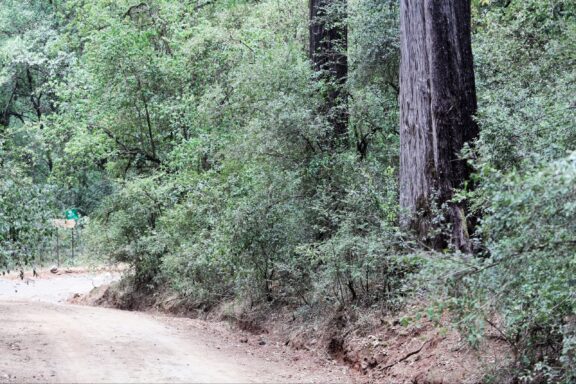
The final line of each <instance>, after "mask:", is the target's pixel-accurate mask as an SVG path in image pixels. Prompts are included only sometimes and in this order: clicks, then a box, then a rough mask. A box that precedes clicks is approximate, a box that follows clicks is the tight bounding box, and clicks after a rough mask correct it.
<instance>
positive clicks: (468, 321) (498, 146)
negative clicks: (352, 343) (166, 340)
mask: <svg viewBox="0 0 576 384" xmlns="http://www.w3.org/2000/svg"><path fill="white" fill-rule="evenodd" d="M342 4H343V3H338V6H337V7H335V8H334V9H328V10H327V12H326V13H327V15H328V16H329V17H331V18H332V19H331V21H330V22H338V23H343V24H345V25H346V27H347V28H348V47H347V52H346V53H347V55H348V62H349V73H348V76H347V81H346V84H345V85H344V88H345V89H344V92H343V93H342V94H344V95H346V101H345V102H342V104H341V105H338V106H337V108H346V109H347V114H348V115H349V119H348V136H347V137H346V138H344V140H343V141H344V143H343V145H340V146H337V147H334V145H333V144H332V143H331V140H330V132H331V130H330V116H329V113H324V112H323V105H324V99H325V97H326V94H328V93H329V92H330V91H329V90H330V88H331V87H333V86H334V85H333V84H329V81H328V80H327V79H326V77H325V76H322V75H321V74H319V73H315V72H314V70H313V66H312V65H311V63H310V58H309V56H308V51H307V44H308V25H309V20H308V7H307V1H305V0H285V1H282V2H279V1H272V0H263V1H250V0H235V1H232V0H225V1H209V0H206V1H200V0H199V1H187V2H185V1H176V0H148V1H145V2H140V3H139V2H134V1H129V0H118V1H110V0H92V1H87V0H52V1H47V0H19V1H15V0H0V177H1V179H0V264H1V265H4V266H5V267H6V268H8V269H11V268H14V267H16V266H18V267H21V266H23V265H24V264H34V263H38V262H40V261H41V260H42V259H45V258H46V253H47V252H48V250H47V249H48V248H50V247H53V243H54V241H53V238H54V236H55V231H54V228H52V227H51V225H50V219H51V218H59V217H61V216H62V212H63V210H64V209H69V208H77V209H79V211H80V212H81V214H82V215H83V216H87V217H89V218H90V221H89V225H87V227H86V229H85V230H84V234H83V236H84V242H85V246H86V247H87V248H86V252H87V253H88V254H90V255H91V256H94V257H99V256H100V257H105V258H112V259H113V260H116V261H122V262H126V263H128V264H130V265H131V266H132V267H133V271H134V275H133V277H132V279H133V280H132V282H133V285H134V288H135V289H138V290H141V291H143V292H150V291H153V290H160V289H163V290H170V291H174V292H175V293H177V294H178V295H180V296H181V297H182V298H184V299H185V300H187V302H188V303H189V305H190V306H194V307H199V308H210V307H212V306H214V305H216V304H218V303H220V302H222V301H223V300H228V299H234V298H240V299H242V300H245V301H247V302H249V303H250V305H259V304H262V303H266V305H272V306H274V305H289V306H295V307H303V308H313V307H336V308H338V307H340V308H343V307H346V306H349V305H358V306H368V305H373V306H374V307H375V308H385V309H387V310H393V309H396V308H398V307H399V306H400V305H401V304H402V302H403V299H404V298H405V297H406V296H407V295H408V294H409V293H410V292H414V291H418V292H422V290H424V289H426V288H429V284H430V281H433V279H427V278H425V279H418V278H417V277H416V275H417V274H418V273H421V274H422V275H421V277H422V276H424V277H428V276H429V273H430V271H436V272H434V273H437V274H440V273H441V272H438V271H439V270H442V269H445V268H448V269H449V271H451V272H453V273H452V278H451V280H450V282H451V283H450V284H448V285H446V287H448V288H449V289H448V290H447V292H445V293H444V294H445V295H448V296H449V297H446V296H443V297H442V300H443V301H445V302H449V303H451V304H453V305H451V307H452V308H453V309H454V310H455V311H456V312H457V313H458V314H459V315H460V316H461V317H460V318H461V319H462V322H461V325H463V328H465V329H466V331H467V332H468V333H469V334H470V335H471V337H470V340H471V341H473V340H474V337H476V336H479V335H480V334H481V332H482V329H483V328H485V327H486V326H487V324H492V325H493V326H497V327H498V328H499V329H500V330H501V331H502V334H503V335H504V337H505V338H506V339H507V340H508V341H509V343H510V344H511V345H513V348H514V350H515V351H516V353H517V358H518V359H517V361H518V365H517V368H519V372H520V373H519V375H523V377H524V379H525V380H526V381H527V382H546V381H549V382H564V383H569V382H571V380H574V379H576V372H574V368H573V367H574V364H575V363H574V361H575V359H576V357H575V354H576V297H575V293H574V292H575V291H576V289H575V283H574V276H575V274H576V259H575V257H576V256H575V255H576V227H575V224H574V223H575V219H576V158H575V156H576V155H575V154H574V153H576V152H574V151H576V124H575V113H574V112H575V111H576V99H574V95H575V91H576V5H575V4H574V3H573V2H572V1H569V0H526V1H516V0H512V1H509V0H507V1H504V0H502V1H501V0H492V1H490V0H482V1H473V49H474V55H475V66H476V77H477V94H478V100H479V112H478V116H477V121H478V123H479V125H480V130H481V133H480V138H479V139H478V141H477V142H476V143H473V145H471V146H470V148H468V149H467V150H466V151H464V153H463V156H466V158H468V159H469V161H470V163H471V165H472V166H473V167H474V169H475V173H474V176H473V181H474V183H473V184H474V185H475V189H473V190H472V189H466V190H462V191H459V192H458V194H457V197H456V198H457V199H465V200H467V203H468V204H469V205H470V206H471V207H472V208H473V209H474V214H475V215H476V217H479V218H481V219H480V224H479V226H478V229H477V233H476V234H475V236H474V241H475V249H476V250H477V254H476V255H474V256H470V255H462V254H460V253H458V252H455V251H453V250H450V249H446V250H444V251H443V252H431V251H429V250H428V249H427V248H426V246H425V245H424V244H419V243H418V242H417V241H415V240H414V239H413V238H412V236H411V234H410V233H405V232H403V231H402V230H401V229H400V228H399V217H400V215H401V212H400V209H399V205H398V186H397V179H398V163H399V153H398V152H399V136H398V125H399V122H398V116H399V107H398V102H397V96H398V87H399V86H398V65H399V44H400V43H399V35H398V24H399V21H398V20H399V15H398V3H397V2H396V1H394V0H349V1H348V2H347V7H346V9H342ZM334 15H336V16H337V17H336V16H334ZM334 20H336V21H334ZM437 214H438V218H437V220H438V222H442V218H441V215H442V210H441V207H440V208H439V209H438V212H437ZM446 260H450V261H448V262H447V261H446ZM463 265H465V267H463ZM436 276H437V275H435V276H433V277H436ZM442 276H445V274H443V273H442ZM422 280H428V281H427V284H419V283H417V282H418V281H422ZM442 284H444V283H442ZM442 286H443V287H444V285H442Z"/></svg>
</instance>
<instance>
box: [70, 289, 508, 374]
mask: <svg viewBox="0 0 576 384" xmlns="http://www.w3.org/2000/svg"><path fill="white" fill-rule="evenodd" d="M77 300H79V301H81V302H82V303H84V304H90V305H99V306H110V307H120V308H131V309H132V308H138V309H141V310H142V309H148V310H150V309H153V310H156V311H161V312H168V313H176V314H179V315H181V316H182V315H184V316H189V317H201V318H204V319H210V320H212V321H214V320H216V321H222V320H225V321H227V322H228V323H231V324H234V325H235V327H236V328H237V332H238V333H237V336H236V337H237V339H238V340H240V342H241V343H244V344H245V345H247V346H248V347H249V346H258V345H260V344H261V343H264V344H265V343H271V344H273V345H276V346H280V347H282V346H283V347H286V348H289V349H290V350H292V351H296V352H302V353H303V354H302V355H295V357H294V359H296V360H297V359H300V358H309V357H307V356H310V355H312V356H315V359H316V362H317V363H318V364H322V365H328V366H338V365H343V366H346V367H349V368H350V369H351V370H352V371H353V372H354V376H355V381H357V382H360V383H368V382H370V383H372V382H378V383H390V384H404V383H405V384H476V383H478V384H480V383H482V382H483V381H484V379H485V378H486V376H489V375H490V374H491V372H492V371H493V370H494V369H495V368H496V367H505V366H506V365H508V364H510V362H511V360H512V355H511V351H510V348H509V346H508V345H507V344H506V342H504V341H503V340H501V339H500V338H498V337H494V335H491V336H489V337H486V338H485V339H484V340H483V341H482V343H481V345H480V347H479V348H477V349H472V348H471V347H470V346H469V344H468V343H467V341H466V340H465V339H464V338H463V337H462V336H461V335H460V334H459V332H458V331H456V330H455V329H454V327H453V326H452V324H451V323H450V321H449V319H448V318H447V316H446V315H443V316H441V318H440V319H437V320H436V321H430V320H428V319H427V318H426V316H423V317H422V318H421V319H420V320H415V318H417V317H418V313H420V311H421V310H423V306H422V305H417V306H409V307H407V308H406V309H405V310H404V311H403V312H402V313H399V314H395V315H393V316H384V315H382V314H381V312H379V311H375V310H363V311H361V310H357V309H356V310H349V311H333V312H327V311H324V312H323V313H312V312H311V311H306V310H304V311H302V310H301V309H299V310H292V309H289V308H276V309H270V308H267V309H262V308H260V309H257V310H254V309H253V310H251V311H247V310H246V308H245V307H244V306H242V305H236V304H234V303H226V304H223V305H222V306H220V307H219V308H216V309H214V310H212V311H210V312H208V313H203V312H202V313H198V312H194V311H188V310H187V308H186V307H185V306H183V305H181V303H180V302H179V301H178V300H177V298H166V297H162V296H160V295H159V296H156V297H150V296H148V297H146V298H145V299H144V300H141V298H139V296H138V295H135V294H134V293H133V292H130V291H129V290H127V288H126V287H125V286H124V288H122V285H116V286H113V287H112V288H110V287H102V288H100V289H97V290H94V291H93V292H92V293H91V294H90V295H88V296H85V297H82V298H78V299H77ZM220 324H222V323H220Z"/></svg>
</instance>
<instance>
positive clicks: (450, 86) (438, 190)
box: [400, 0, 478, 251]
mask: <svg viewBox="0 0 576 384" xmlns="http://www.w3.org/2000/svg"><path fill="white" fill-rule="evenodd" d="M400 20H401V21H400V28H401V35H400V39H401V61H400V205H401V208H403V210H404V212H405V215H404V216H403V218H402V225H403V226H404V227H405V228H406V227H408V228H411V229H414V230H415V231H416V232H417V234H418V235H419V236H420V237H421V238H428V237H429V236H428V235H429V233H430V231H431V229H432V228H433V226H432V216H433V209H432V207H433V204H437V206H439V207H441V206H442V205H443V204H444V203H447V202H448V201H449V200H450V199H451V198H452V196H453V189H454V188H458V187H461V186H462V185H463V182H464V181H465V180H467V179H468V177H469V174H470V170H469V168H468V166H467V164H466V162H465V161H463V160H461V159H460V158H459V157H458V155H459V152H460V151H461V149H462V147H463V146H464V144H465V143H467V142H470V141H472V140H473V139H474V138H475V137H476V136H477V135H478V126H477V124H476V123H475V122H474V120H473V115H474V114H475V113H476V108H477V103H476V93H475V83H474V69H473V57H472V47H471V31H470V0H401V5H400ZM446 219H447V220H448V221H449V222H450V223H451V225H452V234H451V239H449V240H450V241H451V242H452V244H453V245H454V246H456V247H457V248H458V249H461V250H463V251H470V245H469V236H468V225H467V222H466V221H467V220H466V215H465V207H464V206H463V205H462V204H456V203H448V204H447V217H446ZM447 240H448V239H446V238H445V237H442V236H439V237H438V236H437V237H435V238H434V239H432V241H431V243H432V245H433V246H435V247H441V246H445V244H446V241H447Z"/></svg>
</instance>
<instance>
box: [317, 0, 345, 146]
mask: <svg viewBox="0 0 576 384" xmlns="http://www.w3.org/2000/svg"><path fill="white" fill-rule="evenodd" d="M337 7H339V9H338V8H337ZM328 9H331V11H330V12H327V10H328ZM345 12H346V0H310V31H309V32H310V59H311V60H312V63H313V65H314V69H315V70H316V71H318V72H320V78H321V79H322V80H323V81H325V82H326V84H327V88H328V92H327V95H326V104H325V106H324V111H322V112H323V113H324V114H326V116H327V117H328V120H329V122H330V124H331V126H332V129H333V133H334V134H333V135H332V141H334V142H336V141H342V140H344V138H345V136H346V134H347V132H348V108H347V106H346V100H345V99H346V95H345V91H344V86H345V84H346V78H347V76H348V57H347V54H346V49H347V44H348V41H347V36H348V32H347V28H346V25H345V21H344V20H341V19H340V20H338V19H336V20H335V18H341V17H342V16H343V15H345Z"/></svg>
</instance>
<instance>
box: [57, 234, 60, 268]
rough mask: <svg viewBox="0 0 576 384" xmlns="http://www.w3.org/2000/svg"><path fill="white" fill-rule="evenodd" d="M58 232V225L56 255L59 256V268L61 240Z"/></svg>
mask: <svg viewBox="0 0 576 384" xmlns="http://www.w3.org/2000/svg"><path fill="white" fill-rule="evenodd" d="M59 237H60V236H59V234H58V227H56V257H57V258H58V268H60V240H59Z"/></svg>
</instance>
